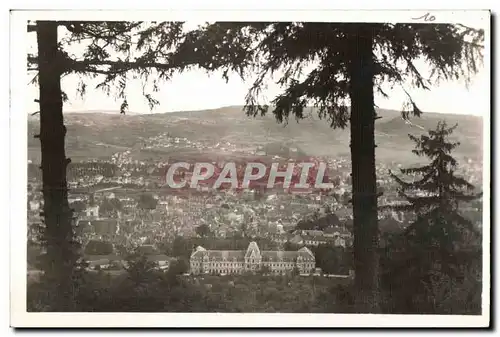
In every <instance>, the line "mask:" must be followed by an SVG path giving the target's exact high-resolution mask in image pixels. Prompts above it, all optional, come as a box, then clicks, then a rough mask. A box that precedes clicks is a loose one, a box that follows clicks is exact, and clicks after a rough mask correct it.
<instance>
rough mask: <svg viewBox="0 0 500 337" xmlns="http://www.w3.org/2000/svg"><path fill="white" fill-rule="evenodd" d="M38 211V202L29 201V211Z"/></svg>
mask: <svg viewBox="0 0 500 337" xmlns="http://www.w3.org/2000/svg"><path fill="white" fill-rule="evenodd" d="M39 209H40V202H39V201H37V200H31V201H30V210H31V211H38V210H39Z"/></svg>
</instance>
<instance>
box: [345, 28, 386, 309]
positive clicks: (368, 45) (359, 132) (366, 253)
mask: <svg viewBox="0 0 500 337" xmlns="http://www.w3.org/2000/svg"><path fill="white" fill-rule="evenodd" d="M351 46H352V55H350V56H351V57H350V59H351V62H350V65H349V73H350V92H349V95H350V99H351V117H350V125H351V161H352V191H353V196H352V204H353V215H354V221H353V222H354V269H355V289H356V294H355V296H356V307H357V310H358V311H359V312H378V310H379V308H378V305H379V296H378V290H379V286H378V283H379V282H378V281H379V280H378V277H379V273H378V268H379V259H378V251H377V248H378V219H377V184H376V173H375V117H376V115H375V107H374V95H373V82H374V79H373V77H374V74H373V31H372V30H371V29H370V27H369V26H368V27H367V25H366V24H361V25H356V26H355V29H354V32H353V34H352V37H351Z"/></svg>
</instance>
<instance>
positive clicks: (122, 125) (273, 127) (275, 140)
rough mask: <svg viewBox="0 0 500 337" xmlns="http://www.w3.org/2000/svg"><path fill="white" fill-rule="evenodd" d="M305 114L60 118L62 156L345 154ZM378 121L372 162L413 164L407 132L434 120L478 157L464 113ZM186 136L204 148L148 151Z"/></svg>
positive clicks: (35, 155)
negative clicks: (282, 117) (278, 148)
mask: <svg viewBox="0 0 500 337" xmlns="http://www.w3.org/2000/svg"><path fill="white" fill-rule="evenodd" d="M313 110H314V109H313V108H311V116H310V117H308V118H306V119H304V120H300V121H299V122H297V121H296V120H295V119H292V120H290V121H289V123H288V124H287V125H283V124H278V123H277V122H276V121H275V119H274V116H273V115H272V114H268V115H267V116H264V117H260V116H259V117H255V118H252V117H248V116H246V115H245V113H244V112H243V111H242V107H237V106H234V107H224V108H220V109H214V110H203V111H182V112H172V113H164V114H149V115H146V114H143V115H139V114H134V115H120V114H119V113H116V114H112V113H109V112H106V113H97V112H85V113H66V114H65V123H66V126H67V130H68V133H67V138H66V144H67V146H66V148H67V154H68V156H69V157H71V158H72V160H73V161H81V160H85V159H87V158H109V157H110V156H111V155H112V154H114V153H116V152H124V151H126V150H130V151H131V153H132V155H133V156H136V157H137V158H145V159H153V160H164V159H165V157H166V156H167V157H168V156H170V155H172V154H173V153H174V152H175V153H176V154H181V152H182V153H183V154H185V155H187V156H196V155H199V154H200V153H206V154H209V153H207V152H211V151H213V153H217V152H218V150H217V149H216V144H217V145H218V144H226V143H230V144H231V146H234V147H236V148H238V149H240V148H241V149H245V148H255V147H258V146H261V147H266V146H268V145H269V144H287V146H291V147H292V146H293V147H295V148H297V149H299V152H302V153H304V154H307V155H316V156H322V155H326V156H349V151H350V149H349V131H348V129H346V130H333V129H331V128H330V127H329V125H328V122H327V121H323V120H319V119H318V117H317V114H316V113H315V112H314V111H313ZM378 113H379V115H380V116H382V118H381V119H379V120H377V124H376V142H377V145H378V147H377V159H378V160H384V161H385V160H391V161H406V160H410V161H414V160H415V156H414V155H412V154H411V152H410V151H411V149H412V147H413V144H412V142H411V141H410V140H409V139H408V134H409V133H411V134H416V135H418V134H421V133H422V132H424V130H422V128H421V127H423V128H424V129H429V128H433V127H435V125H436V124H437V122H438V121H439V120H446V121H447V122H448V123H449V124H455V123H458V128H457V130H456V131H455V133H454V137H455V139H458V140H459V141H460V142H461V146H460V147H459V149H458V150H457V153H458V157H472V158H475V159H480V157H478V156H481V153H482V118H481V117H475V116H468V115H450V114H437V113H424V114H423V116H422V117H421V118H413V119H412V122H413V123H414V125H409V124H407V123H405V121H403V120H402V119H401V117H400V113H399V112H398V111H393V110H379V111H378ZM38 129H39V121H38V119H35V118H32V117H30V118H29V120H28V157H29V159H30V160H32V161H33V162H34V163H36V162H39V160H40V145H39V141H38V140H37V139H34V138H33V135H35V134H36V133H38ZM165 135H168V137H174V138H175V137H179V138H186V139H187V140H189V141H190V142H191V143H192V144H204V147H203V149H201V148H200V147H198V148H196V146H194V145H191V146H190V147H186V148H182V147H176V148H175V150H174V149H173V148H165V147H162V146H155V145H151V144H152V142H153V143H154V141H156V139H160V138H161V137H166V136H165Z"/></svg>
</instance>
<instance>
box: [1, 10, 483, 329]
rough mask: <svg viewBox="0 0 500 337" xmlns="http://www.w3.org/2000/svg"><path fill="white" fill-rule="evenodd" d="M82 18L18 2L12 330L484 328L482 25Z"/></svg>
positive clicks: (445, 20) (470, 19)
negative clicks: (390, 318)
mask: <svg viewBox="0 0 500 337" xmlns="http://www.w3.org/2000/svg"><path fill="white" fill-rule="evenodd" d="M88 14H89V13H88V12H87V13H84V12H81V13H78V12H67V13H63V12H59V13H58V12H50V11H49V12H45V13H40V12H33V13H30V12H24V13H19V12H17V13H16V12H13V21H12V22H13V23H12V25H11V30H12V31H11V35H12V34H15V35H16V36H21V37H22V39H23V40H22V41H23V42H24V43H20V45H19V46H13V51H12V53H13V54H14V53H16V55H15V57H13V58H12V63H11V69H12V74H16V75H19V77H20V78H22V81H23V84H22V85H21V84H20V87H19V88H18V87H17V86H14V82H15V79H14V78H13V79H12V88H13V91H12V92H13V94H12V95H13V102H14V103H13V111H14V110H15V109H19V111H17V110H16V111H15V114H16V115H17V117H16V120H15V121H13V123H12V126H11V128H12V131H11V132H12V134H13V137H14V138H15V139H19V140H24V139H26V140H27V144H26V143H24V142H23V141H20V142H19V143H22V147H23V149H20V150H19V151H21V152H18V153H21V154H22V153H26V155H27V156H26V157H27V163H26V162H25V160H24V159H22V158H23V157H22V156H21V159H19V158H18V159H15V160H16V161H17V163H18V165H19V166H17V169H16V170H13V172H14V173H13V174H14V175H15V176H18V177H19V178H20V180H19V181H17V180H15V179H14V177H13V178H12V185H13V186H14V185H15V186H16V188H18V189H21V183H22V184H23V186H22V192H23V193H22V194H19V195H20V196H22V197H21V199H20V200H22V203H23V205H19V207H20V208H19V209H20V210H23V209H24V210H25V211H26V213H23V212H21V213H22V214H26V215H27V216H26V217H25V219H24V220H23V219H21V218H20V220H19V221H21V223H23V221H26V220H27V226H26V227H23V226H19V228H16V230H15V231H16V233H14V234H13V238H12V239H11V240H12V242H11V245H12V247H13V248H12V249H13V250H16V251H19V252H21V255H13V254H11V255H12V256H13V257H12V262H13V263H14V262H15V265H14V266H13V267H12V268H13V269H12V270H11V275H12V276H11V277H12V284H11V288H12V293H13V297H12V299H11V301H12V305H11V306H12V315H13V319H14V321H15V325H19V326H33V325H35V326H37V325H38V326H39V325H45V326H46V325H51V326H60V325H64V326H71V325H76V326H80V325H82V324H84V325H86V326H95V325H96V324H97V326H109V325H112V326H190V327H202V326H221V327H222V326H276V325H278V326H331V327H336V326H359V324H362V325H365V324H368V325H372V326H375V325H379V324H388V323H387V321H386V322H385V323H377V317H383V316H382V315H388V314H392V315H398V316H395V317H401V320H400V319H399V318H398V322H393V325H394V326H405V325H406V323H405V321H404V319H405V318H404V317H405V315H419V316H412V317H413V319H415V321H412V322H408V325H424V326H425V325H431V326H437V325H435V324H434V323H433V321H432V318H433V317H434V318H435V319H436V320H439V318H436V317H441V321H440V323H437V324H438V325H446V326H458V325H466V326H479V325H483V326H485V325H488V323H489V291H490V290H489V283H485V281H484V280H486V281H487V280H489V255H487V256H485V255H484V254H485V253H488V251H489V250H488V249H486V250H484V251H483V248H488V246H489V228H490V227H489V208H488V209H485V208H487V207H488V206H489V205H488V200H489V190H488V189H489V185H490V183H489V179H490V176H489V147H487V146H489V145H488V144H489V129H488V128H489V118H490V107H489V101H490V100H489V80H488V78H489V76H488V75H489V74H488V72H489V45H488V41H489V40H488V39H489V20H490V18H489V13H488V12H480V11H476V12H474V11H469V12H460V11H457V12H439V11H437V12H425V11H422V12H421V11H418V12H412V11H406V12H387V14H384V12H355V11H352V12H331V13H330V16H329V17H330V19H329V20H324V19H325V15H321V13H320V12H315V15H316V16H313V15H310V14H311V13H309V15H308V14H307V13H303V14H302V16H301V15H300V13H299V12H293V13H288V14H287V12H286V11H285V12H283V13H281V12H280V13H277V12H275V13H273V12H267V14H266V12H265V11H264V12H263V14H262V19H258V20H252V21H249V19H248V18H247V19H246V20H245V16H244V15H243V13H241V12H240V13H239V14H238V13H235V14H234V16H231V15H229V14H228V13H225V14H222V13H218V14H217V13H211V14H207V15H206V18H208V19H206V18H205V16H200V14H199V13H198V15H193V18H191V20H190V18H189V17H182V16H178V17H177V16H176V15H172V13H170V14H169V15H167V14H165V15H164V16H162V15H161V12H160V13H158V12H156V13H150V14H151V15H150V16H149V15H145V14H144V13H142V14H141V15H135V16H134V14H133V13H123V15H118V14H117V13H112V12H109V13H106V12H105V11H101V12H99V13H98V14H97V12H96V14H97V15H96V16H89V15H88ZM245 15H247V16H248V17H250V14H248V13H246V14H245ZM169 16H170V17H171V18H170V17H169ZM199 17H203V19H202V20H199ZM258 17H259V16H257V18H258ZM89 18H92V20H93V21H88V20H89ZM129 18H130V19H129ZM270 18H274V19H272V20H271V19H270ZM26 60H27V64H26ZM26 67H27V72H26ZM18 70H19V73H18V72H17V71H18ZM26 74H27V75H26ZM16 75H13V77H14V76H16ZM24 79H27V81H24ZM18 82H19V81H18ZM27 83H29V84H28V85H26V84H27ZM17 98H19V99H18V100H16V99H17ZM15 102H17V103H15ZM11 115H12V116H13V115H14V112H11ZM484 125H488V128H485V127H484ZM16 128H17V129H16ZM14 130H18V131H19V132H16V131H14ZM24 137H26V138H24ZM11 141H12V138H11ZM485 146H486V147H485ZM24 151H26V152H24ZM11 152H12V151H11ZM12 158H13V157H11V160H14V159H12ZM21 160H22V163H21ZM26 170H27V176H26V174H25V172H26ZM21 171H22V172H21ZM18 185H19V186H18ZM26 186H27V190H26V189H25V188H26ZM485 186H486V187H485ZM11 189H13V187H11ZM16 200H17V199H16ZM485 201H486V203H485ZM11 226H12V225H11ZM17 230H19V231H22V233H21V234H19V233H17ZM26 234H27V235H26ZM25 254H26V255H25ZM19 256H22V259H24V261H22V259H21V258H20V257H19ZM24 263H26V264H24ZM21 288H22V289H21ZM63 312H72V313H74V315H76V316H74V317H79V318H78V319H75V320H74V321H68V320H67V319H68V318H62V316H60V317H61V318H60V319H55V318H54V317H59V316H54V315H58V314H55V313H63ZM49 313H53V314H49ZM103 313H115V314H114V315H113V316H112V317H114V318H112V319H111V318H107V321H106V322H102V320H101V319H100V318H99V317H101V318H102V319H104V318H103V316H102V314H103ZM137 313H140V314H137ZM214 313H222V314H223V315H222V316H214ZM276 313H278V314H280V315H278V316H272V317H275V318H273V319H271V318H270V317H271V315H269V314H276ZM304 313H307V314H312V315H307V316H308V318H307V319H305V321H302V322H300V321H297V319H296V318H295V319H294V317H296V314H304ZM249 314H252V315H249ZM362 314H378V315H376V316H370V317H371V318H370V319H368V320H367V321H364V322H360V321H362V320H364V318H363V319H362V320H361V319H360V318H359V317H358V316H359V315H362ZM44 315H51V316H44ZM89 315H90V316H89ZM253 315H256V316H253ZM379 315H380V316H379ZM436 315H440V316H436ZM309 316H310V317H309ZM42 317H52V318H51V319H49V320H47V319H45V320H44V319H43V318H42ZM90 317H94V318H90ZM107 317H110V316H107ZM161 317H170V318H169V319H168V322H167V323H165V320H163V321H162V319H161ZM224 317H226V318H225V319H224ZM250 317H256V318H255V320H254V319H253V318H252V319H250ZM276 317H277V318H276ZM300 317H304V315H301V316H300ZM356 317H358V318H356ZM363 317H365V316H363ZM419 317H420V318H419ZM94 319H100V320H99V321H98V322H97V321H94V322H93V323H92V322H91V320H94ZM419 320H420V321H419ZM49 321H50V322H51V323H47V322H49Z"/></svg>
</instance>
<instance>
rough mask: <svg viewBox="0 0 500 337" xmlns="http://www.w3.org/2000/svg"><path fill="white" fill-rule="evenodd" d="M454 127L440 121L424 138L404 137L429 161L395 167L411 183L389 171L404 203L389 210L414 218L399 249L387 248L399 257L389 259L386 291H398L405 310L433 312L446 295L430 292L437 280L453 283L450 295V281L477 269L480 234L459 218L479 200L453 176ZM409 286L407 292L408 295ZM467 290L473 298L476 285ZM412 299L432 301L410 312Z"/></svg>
mask: <svg viewBox="0 0 500 337" xmlns="http://www.w3.org/2000/svg"><path fill="white" fill-rule="evenodd" d="M455 128H456V125H455V126H453V127H449V126H448V125H447V124H446V123H445V122H440V123H439V124H438V125H437V128H436V129H435V130H430V131H429V132H428V134H427V135H422V136H420V137H415V136H412V135H410V138H411V139H412V140H413V141H414V142H415V143H416V147H415V149H414V150H413V153H415V154H416V155H418V156H422V157H427V158H428V159H429V160H430V162H429V164H427V165H424V166H421V167H412V168H405V169H401V173H402V174H403V175H406V176H413V177H414V180H413V181H412V182H408V181H405V180H404V179H402V178H400V177H398V176H397V175H396V174H394V173H392V172H391V176H392V177H393V179H394V180H395V181H396V182H397V183H398V185H399V186H400V188H399V194H400V195H401V196H402V197H403V198H404V199H405V200H406V203H404V204H400V205H397V206H395V207H394V208H396V209H399V210H406V211H412V212H414V213H415V218H416V220H415V221H414V222H413V223H411V224H410V225H409V226H408V228H407V229H406V231H405V233H404V235H403V236H402V240H400V241H399V245H396V246H395V247H393V249H395V250H397V251H398V252H399V254H396V255H393V258H394V260H393V261H392V262H391V265H392V267H393V268H391V270H390V273H389V277H390V279H391V280H390V282H391V287H390V288H391V290H392V291H398V289H399V290H401V293H399V294H398V296H400V297H403V298H406V300H407V303H406V304H405V305H406V308H405V309H407V310H411V308H409V307H408V306H412V307H413V309H414V310H415V311H417V312H420V311H421V310H424V311H429V312H435V311H436V305H438V304H437V303H434V302H436V301H438V302H439V301H441V300H443V298H442V297H443V296H445V297H446V296H447V295H442V294H441V295H436V288H439V287H442V284H439V283H440V282H442V280H443V279H446V280H448V281H450V280H451V281H453V282H455V283H454V285H453V286H450V287H448V289H447V291H451V290H452V289H453V288H454V287H459V286H458V285H457V284H456V282H463V280H464V279H465V278H466V277H467V276H468V274H467V273H470V272H471V268H472V269H474V268H476V269H475V272H477V271H478V270H479V269H480V268H477V267H478V265H477V262H478V261H480V260H479V259H478V258H479V257H480V253H479V251H480V248H481V242H480V241H479V239H480V230H479V228H478V227H477V226H476V224H474V223H472V222H471V221H470V220H469V219H467V218H465V217H463V216H462V215H461V214H460V207H463V206H464V205H465V204H466V203H467V202H468V201H472V200H474V199H478V198H480V197H481V195H482V193H478V192H476V189H475V187H474V186H473V185H472V184H470V183H469V182H468V181H467V180H465V179H464V178H462V177H460V176H458V175H457V173H456V171H457V168H458V163H457V161H456V159H455V158H453V157H452V155H451V153H452V151H453V149H455V148H456V147H457V146H459V145H460V144H459V143H458V142H453V141H451V140H449V137H450V135H451V134H452V132H453V130H454V129H455ZM410 285H412V287H411V288H412V291H410V292H409V291H408V289H409V288H408V286H410ZM404 289H406V290H404ZM469 290H470V292H476V295H477V292H478V291H479V290H478V289H477V287H476V288H474V290H472V289H469ZM479 293H480V291H479ZM469 295H474V294H472V293H469ZM450 296H451V295H450V294H448V297H450ZM418 297H420V302H421V303H425V305H430V302H433V303H432V308H430V307H427V308H426V309H425V308H422V306H421V305H422V304H420V307H419V309H418V310H416V309H415V305H416V304H415V301H418V300H417V298H418ZM437 297H438V298H437ZM409 298H411V300H410V299H409ZM410 302H411V304H409V303H410Z"/></svg>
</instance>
